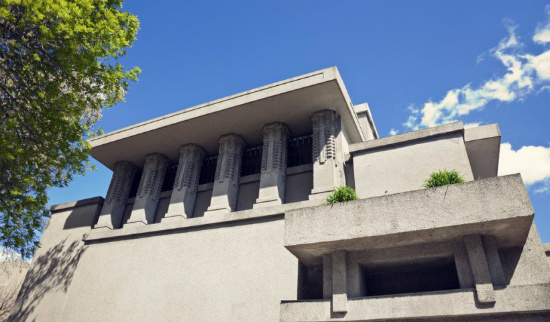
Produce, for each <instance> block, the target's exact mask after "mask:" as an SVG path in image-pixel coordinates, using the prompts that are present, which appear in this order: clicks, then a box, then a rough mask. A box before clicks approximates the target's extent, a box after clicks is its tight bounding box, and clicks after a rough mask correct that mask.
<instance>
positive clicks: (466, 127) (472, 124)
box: [464, 122, 481, 129]
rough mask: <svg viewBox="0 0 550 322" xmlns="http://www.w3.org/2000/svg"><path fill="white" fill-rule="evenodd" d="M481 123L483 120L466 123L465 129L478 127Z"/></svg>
mask: <svg viewBox="0 0 550 322" xmlns="http://www.w3.org/2000/svg"><path fill="white" fill-rule="evenodd" d="M480 125H481V122H475V123H466V124H464V128H465V129H469V128H471V127H478V126H480Z"/></svg>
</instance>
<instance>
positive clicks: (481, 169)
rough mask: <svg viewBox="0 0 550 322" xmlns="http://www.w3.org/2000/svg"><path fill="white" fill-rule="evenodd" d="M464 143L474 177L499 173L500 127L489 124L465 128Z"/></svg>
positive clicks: (484, 176)
mask: <svg viewBox="0 0 550 322" xmlns="http://www.w3.org/2000/svg"><path fill="white" fill-rule="evenodd" d="M464 143H465V144H466V151H467V152H468V158H469V159H470V165H471V166H472V173H473V175H474V178H475V179H476V180H477V179H484V178H490V177H495V176H496V175H497V174H498V158H499V155H500V129H499V127H498V124H489V125H484V126H477V127H471V128H467V129H464Z"/></svg>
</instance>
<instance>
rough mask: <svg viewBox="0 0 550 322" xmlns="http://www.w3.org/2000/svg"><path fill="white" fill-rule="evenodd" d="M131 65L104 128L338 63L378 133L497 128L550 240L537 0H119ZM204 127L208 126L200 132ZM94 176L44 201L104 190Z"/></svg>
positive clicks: (544, 36) (546, 91)
mask: <svg viewBox="0 0 550 322" xmlns="http://www.w3.org/2000/svg"><path fill="white" fill-rule="evenodd" d="M124 10H126V11H130V12H132V13H134V14H136V15H138V17H139V19H140V21H141V30H140V31H139V33H138V40H137V41H136V42H135V44H134V47H133V48H132V49H130V50H129V54H128V56H127V57H125V58H124V59H123V60H122V62H123V64H125V65H126V66H128V67H132V66H139V67H140V68H141V69H142V70H143V73H142V75H141V76H140V80H139V82H138V83H136V84H132V85H131V88H130V90H129V92H128V94H127V96H126V102H125V103H121V104H118V105H117V106H115V107H114V108H112V109H110V110H108V111H106V112H105V113H104V117H103V119H102V120H101V121H100V122H99V124H98V125H99V126H100V127H101V128H102V129H103V130H104V131H105V132H109V131H113V130H117V129H120V128H122V127H125V126H129V125H132V124H135V123H138V122H142V121H145V120H148V119H151V118H154V117H158V116H161V115H164V114H167V113H171V112H175V111H178V110H181V109H185V108H188V107H191V106H194V105H197V104H200V103H204V102H208V101H211V100H214V99H218V98H221V97H224V96H227V95H231V94H235V93H238V92H241V91H245V90H248V89H252V88H255V87H258V86H263V85H266V84H269V83H272V82H276V81H279V80H283V79H286V78H290V77H294V76H298V75H301V74H305V73H308V72H312V71H315V70H319V69H323V68H326V67H330V66H338V69H339V70H340V73H341V75H342V77H343V79H344V82H345V84H346V87H347V89H348V92H349V93H350V96H351V98H352V101H353V103H354V104H359V103H363V102H368V103H369V105H370V107H371V110H372V113H373V118H374V121H375V123H376V126H377V128H378V131H379V133H380V136H388V135H391V134H394V133H403V132H407V131H411V130H413V129H416V128H422V127H425V126H427V125H436V124H441V123H444V122H448V121H452V120H461V121H463V122H464V123H466V124H470V125H472V126H475V125H477V124H490V123H499V125H500V129H501V132H502V143H503V145H502V146H501V173H502V174H504V173H512V172H521V173H522V176H523V178H524V181H525V182H526V183H528V185H527V186H528V190H529V193H530V196H531V200H532V202H533V205H534V207H535V213H536V216H535V221H536V223H537V225H538V228H539V231H540V233H541V237H542V239H543V241H544V242H550V2H544V1H536V0H535V1H330V2H329V1H277V2H276V3H275V2H268V1H250V2H244V1H242V2H239V3H238V4H236V3H233V2H231V3H230V2H222V1H220V2H213V1H197V2H191V1H185V2H179V1H174V2H172V3H170V2H155V5H151V2H146V1H133V2H130V1H127V3H126V4H125V6H124ZM206 130H207V129H206ZM93 163H94V164H96V165H97V167H98V170H96V171H93V172H89V173H88V174H87V175H86V176H85V177H78V178H76V179H75V180H74V181H73V182H72V183H71V185H70V186H69V187H66V188H63V189H57V188H56V189H51V191H50V204H58V203H63V202H68V201H72V200H77V199H83V198H88V197H92V196H97V195H103V196H104V195H105V193H106V191H107V188H108V185H109V180H110V177H111V173H110V171H109V170H107V169H106V168H105V167H103V166H102V165H100V164H99V163H97V162H93Z"/></svg>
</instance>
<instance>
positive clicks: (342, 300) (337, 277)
mask: <svg viewBox="0 0 550 322" xmlns="http://www.w3.org/2000/svg"><path fill="white" fill-rule="evenodd" d="M346 273H347V269H346V252H345V251H336V252H333V253H332V312H335V313H345V312H347V311H348V304H347V302H348V293H347V278H346Z"/></svg>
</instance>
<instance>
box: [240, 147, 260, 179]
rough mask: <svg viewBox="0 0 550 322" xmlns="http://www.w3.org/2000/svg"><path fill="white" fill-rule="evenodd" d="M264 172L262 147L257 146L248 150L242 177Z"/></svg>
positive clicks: (242, 165) (242, 164) (243, 163)
mask: <svg viewBox="0 0 550 322" xmlns="http://www.w3.org/2000/svg"><path fill="white" fill-rule="evenodd" d="M261 171H262V146H261V145H257V146H253V147H249V148H246V149H245V150H244V153H243V160H242V163H241V177H243V176H248V175H251V174H256V173H260V172H261Z"/></svg>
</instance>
